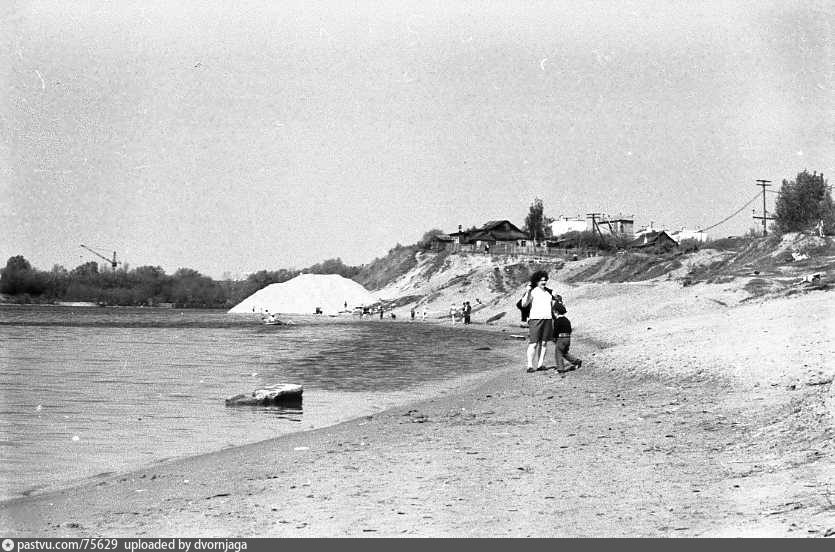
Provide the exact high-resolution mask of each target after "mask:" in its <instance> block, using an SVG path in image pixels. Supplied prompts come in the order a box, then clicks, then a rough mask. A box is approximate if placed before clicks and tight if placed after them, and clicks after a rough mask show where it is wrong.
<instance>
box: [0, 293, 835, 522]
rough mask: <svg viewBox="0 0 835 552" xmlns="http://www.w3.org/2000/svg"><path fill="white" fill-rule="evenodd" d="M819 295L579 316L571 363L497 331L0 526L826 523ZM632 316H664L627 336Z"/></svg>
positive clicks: (7, 510)
mask: <svg viewBox="0 0 835 552" xmlns="http://www.w3.org/2000/svg"><path fill="white" fill-rule="evenodd" d="M587 299H588V298H587ZM655 301H656V302H657V296H656V299H655ZM634 304H635V305H637V304H639V301H637V300H635V302H634ZM833 304H834V303H833V296H832V295H831V294H828V293H817V294H810V295H807V296H802V297H791V298H783V299H777V300H773V301H769V302H763V303H758V304H746V305H741V306H738V307H734V308H729V309H727V310H723V311H717V312H704V311H703V312H696V313H681V312H670V310H669V309H667V310H666V312H667V314H666V315H665V317H664V318H663V324H659V322H661V318H660V317H661V315H658V314H656V315H653V317H651V318H647V317H640V316H634V313H633V315H631V316H630V318H629V319H628V320H627V319H623V320H622V321H621V322H622V323H621V324H620V325H619V326H618V328H617V330H614V329H613V330H612V331H604V330H603V329H602V328H598V327H595V326H594V325H592V324H588V325H587V327H586V330H585V333H581V334H578V335H577V336H576V339H575V343H574V345H573V346H572V352H574V353H575V354H577V355H578V356H580V357H581V358H583V359H584V365H583V367H582V368H581V369H580V370H577V371H573V372H568V373H565V374H557V373H556V372H555V371H553V370H549V371H544V372H537V373H535V374H526V373H524V371H523V370H524V364H523V361H522V358H523V351H524V343H523V342H521V341H517V340H513V339H510V338H507V339H505V340H502V341H501V343H502V344H503V345H502V347H503V349H504V351H505V353H506V355H507V359H508V360H507V363H506V364H505V365H503V366H496V367H494V368H493V369H492V370H491V372H490V373H489V375H486V376H484V377H483V378H481V379H478V380H466V381H462V382H460V385H459V386H458V387H457V388H453V389H450V388H449V386H445V387H443V390H441V391H439V392H438V393H437V394H435V393H431V392H430V393H429V394H428V395H427V396H426V397H425V398H424V399H423V400H421V401H419V402H415V403H412V404H409V405H405V406H402V407H397V408H394V409H391V410H387V411H385V412H382V413H380V414H376V415H373V416H367V417H364V418H360V419H356V420H352V421H349V422H346V423H343V424H340V425H337V426H333V427H329V428H324V429H320V430H316V431H310V432H304V433H297V434H292V435H288V436H284V437H281V438H278V439H274V440H269V441H265V442H262V443H256V444H253V445H247V446H244V447H239V448H233V449H226V450H223V451H220V452H216V453H212V454H208V455H204V456H199V457H193V458H186V459H183V460H178V461H174V462H169V463H163V464H158V465H155V466H150V467H147V468H145V469H143V470H140V471H137V472H134V473H131V474H126V475H120V476H113V477H109V478H103V479H100V480H93V481H89V482H87V483H85V484H83V485H82V486H79V487H75V488H72V489H66V490H63V491H59V492H54V493H49V494H45V495H41V496H33V497H28V498H24V499H18V500H14V501H9V502H5V503H2V504H0V531H2V533H3V534H4V535H8V536H19V537H20V536H72V537H74V536H124V537H129V536H242V537H255V536H303V537H317V536H323V537H324V536H357V537H370V536H469V537H482V536H514V537H525V536H534V537H551V536H553V537H556V536H566V537H569V536H592V537H597V536H611V537H626V536H641V537H678V536H682V537H693V536H699V537H708V536H710V537H713V536H792V537H817V536H820V537H823V536H830V535H832V534H835V504H834V503H835V462H833V444H832V443H833V441H832V438H833V404H834V403H835V401H833V396H832V383H831V382H832V379H831V377H832V373H833V367H832V361H831V359H832V358H835V355H833V351H832V347H833V345H832V339H831V336H832V335H833V333H831V331H832V329H833V324H835V321H833V317H832V314H833V313H835V310H834V309H833ZM648 319H651V320H653V321H654V322H653V324H649V325H648V324H647V320H648ZM723 321H725V322H723ZM723 323H724V324H725V326H723V325H722V324H723ZM639 327H640V328H647V327H649V328H656V330H657V329H658V328H659V327H663V332H657V331H656V332H655V333H652V334H646V333H645V334H643V335H642V338H641V340H639V343H640V347H639V348H636V347H637V345H636V341H638V340H635V339H634V338H632V337H630V336H634V335H635V334H636V332H638V328H639ZM780 328H783V329H785V328H792V331H782V332H780V331H772V330H774V329H780ZM502 330H503V331H504V334H509V333H522V332H521V330H519V329H518V327H517V328H516V329H515V330H514V329H512V326H510V325H507V324H506V325H505V326H503V327H499V328H493V331H497V332H502ZM743 330H744V331H743ZM643 331H645V332H646V331H648V330H643ZM735 331H738V332H741V334H740V335H742V336H744V338H742V337H739V336H737V335H736V334H734V332H735ZM787 334H790V335H787ZM604 338H605V339H604ZM753 364H756V366H753Z"/></svg>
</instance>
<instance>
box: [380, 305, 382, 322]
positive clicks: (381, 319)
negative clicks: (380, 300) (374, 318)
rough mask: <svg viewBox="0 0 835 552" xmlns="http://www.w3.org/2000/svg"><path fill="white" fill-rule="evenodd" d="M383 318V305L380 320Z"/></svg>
mask: <svg viewBox="0 0 835 552" xmlns="http://www.w3.org/2000/svg"><path fill="white" fill-rule="evenodd" d="M382 319H383V307H380V320H382Z"/></svg>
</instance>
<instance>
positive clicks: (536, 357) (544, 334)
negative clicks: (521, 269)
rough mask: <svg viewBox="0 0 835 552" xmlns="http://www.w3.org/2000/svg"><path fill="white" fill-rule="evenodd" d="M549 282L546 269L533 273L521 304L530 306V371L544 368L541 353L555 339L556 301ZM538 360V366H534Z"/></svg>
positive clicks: (528, 356) (528, 359) (528, 351)
mask: <svg viewBox="0 0 835 552" xmlns="http://www.w3.org/2000/svg"><path fill="white" fill-rule="evenodd" d="M547 283H548V273H547V272H545V271H544V270H537V271H536V272H534V273H533V274H532V275H531V279H530V282H528V285H527V287H526V288H525V293H524V295H522V299H520V301H519V304H520V305H521V306H522V307H524V308H527V307H528V306H530V314H529V315H528V350H527V362H528V368H527V371H528V372H536V371H537V370H541V369H543V368H544V355H542V354H539V353H540V352H541V351H542V349H544V348H545V347H546V345H547V343H548V341H553V340H554V323H553V315H552V312H553V308H554V303H555V302H556V301H555V299H554V297H553V294H552V291H551V290H550V289H549V288H547V287H545V284H547ZM534 361H536V364H537V366H536V368H534Z"/></svg>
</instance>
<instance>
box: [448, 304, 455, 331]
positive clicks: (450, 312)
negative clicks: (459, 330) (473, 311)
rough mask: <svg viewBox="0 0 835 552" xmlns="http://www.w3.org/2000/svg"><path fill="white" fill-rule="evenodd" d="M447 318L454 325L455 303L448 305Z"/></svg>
mask: <svg viewBox="0 0 835 552" xmlns="http://www.w3.org/2000/svg"><path fill="white" fill-rule="evenodd" d="M449 319H450V320H451V321H452V325H453V326H454V325H455V305H452V306H451V307H449Z"/></svg>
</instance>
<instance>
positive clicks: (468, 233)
mask: <svg viewBox="0 0 835 552" xmlns="http://www.w3.org/2000/svg"><path fill="white" fill-rule="evenodd" d="M528 241H529V238H528V235H527V234H526V233H524V232H522V231H521V230H520V229H519V228H518V227H517V226H516V225H515V224H513V223H512V222H510V221H509V220H491V221H490V222H488V223H486V224H485V225H484V226H482V227H481V228H477V229H475V230H463V229H462V226H461V225H459V226H458V232H453V233H451V234H449V235H441V236H437V237H436V238H435V240H434V241H433V249H436V250H441V249H447V250H451V251H483V252H485V253H515V252H516V251H517V248H518V247H520V246H525V245H526V244H527V243H528Z"/></svg>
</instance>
